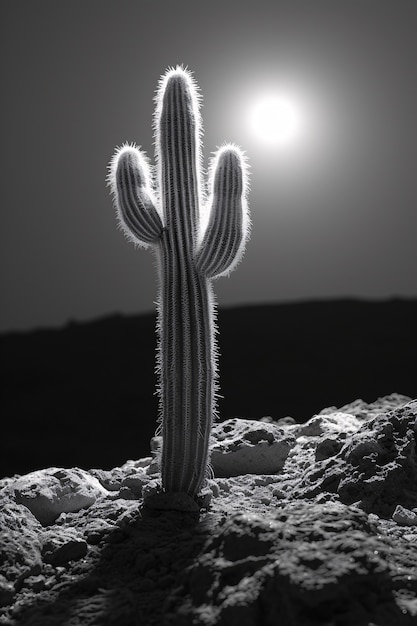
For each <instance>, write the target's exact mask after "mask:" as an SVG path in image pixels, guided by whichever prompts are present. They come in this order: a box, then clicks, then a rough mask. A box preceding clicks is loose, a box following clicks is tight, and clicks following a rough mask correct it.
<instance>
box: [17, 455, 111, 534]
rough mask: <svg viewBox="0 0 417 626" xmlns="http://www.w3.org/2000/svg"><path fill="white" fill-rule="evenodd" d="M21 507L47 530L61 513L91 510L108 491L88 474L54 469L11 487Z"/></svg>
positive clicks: (27, 476) (25, 479)
mask: <svg viewBox="0 0 417 626" xmlns="http://www.w3.org/2000/svg"><path fill="white" fill-rule="evenodd" d="M9 488H10V491H11V492H12V493H13V496H14V499H15V501H16V502H17V503H18V504H24V505H25V506H26V507H27V508H28V509H29V510H30V511H31V512H32V513H33V515H34V516H35V517H36V519H37V520H38V521H39V522H40V523H41V524H43V525H44V526H46V525H47V524H52V523H53V522H54V521H55V520H56V518H57V517H58V516H59V515H60V513H63V512H68V511H79V510H80V509H82V508H84V507H89V506H91V505H92V504H93V502H95V500H96V498H97V497H98V496H99V495H102V494H103V493H105V489H104V488H103V487H102V485H101V484H100V483H99V481H98V480H97V479H96V478H94V477H93V476H91V475H90V474H89V473H88V472H86V471H84V470H81V469H78V468H75V469H63V468H58V467H51V468H49V469H45V470H38V471H37V472H31V473H30V474H26V475H25V476H22V477H21V478H18V479H17V480H15V481H13V482H12V483H10V487H9Z"/></svg>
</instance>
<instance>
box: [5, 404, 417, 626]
mask: <svg viewBox="0 0 417 626" xmlns="http://www.w3.org/2000/svg"><path fill="white" fill-rule="evenodd" d="M416 440H417V401H416V400H414V401H412V400H411V398H407V397H404V396H400V395H398V394H393V395H391V396H387V397H385V398H381V399H379V400H377V401H376V402H374V403H372V404H367V403H365V402H363V401H361V400H357V401H356V402H353V403H352V404H349V405H346V406H344V407H339V408H336V407H330V408H328V409H325V410H323V411H321V413H319V414H318V415H315V416H313V417H312V418H311V419H310V420H308V421H307V422H306V423H304V424H297V423H296V422H295V420H293V419H292V418H284V419H282V420H279V421H278V422H274V421H273V420H272V419H270V418H264V420H262V421H249V420H243V419H238V418H235V419H232V420H226V421H225V422H222V423H220V424H217V425H216V426H215V427H214V429H213V442H212V449H213V454H212V466H213V471H214V477H213V478H212V479H211V480H210V481H209V485H210V489H211V491H212V494H213V497H212V500H211V503H210V504H209V505H208V508H207V510H204V511H202V512H201V514H200V516H192V515H190V514H187V513H184V512H181V511H169V512H167V511H164V512H158V511H153V510H149V509H147V508H146V507H143V498H142V493H143V490H144V489H149V488H150V487H151V486H152V484H153V483H154V482H155V481H157V479H158V449H159V445H160V441H159V440H158V439H155V440H154V441H153V442H152V449H153V455H152V457H146V458H143V459H139V460H136V461H127V462H126V463H125V464H124V465H123V466H122V467H118V468H115V469H113V470H100V469H92V470H89V471H87V470H81V469H78V468H71V469H65V468H59V467H55V468H48V469H45V470H40V471H38V472H33V473H31V474H28V475H25V476H15V477H12V478H5V479H2V480H0V504H1V510H0V625H7V626H58V625H59V626H89V625H93V624H94V625H98V626H111V625H114V626H116V625H117V626H134V625H143V626H147V625H157V624H167V625H179V626H182V625H191V624H197V625H206V626H211V625H214V624H220V626H222V625H224V626H226V624H227V625H228V626H233V625H235V624H236V625H237V624H239V626H255V625H256V626H258V625H265V626H272V625H276V624H278V623H279V624H280V625H283V626H286V625H301V626H303V625H305V626H307V625H308V626H311V625H313V626H314V625H319V624H320V625H327V626H331V625H334V626H350V625H352V626H353V625H354V626H361V625H364V626H365V625H366V626H371V625H373V626H375V625H376V626H390V625H393V626H394V625H395V626H402V625H407V626H412V625H413V624H416V623H417V453H416Z"/></svg>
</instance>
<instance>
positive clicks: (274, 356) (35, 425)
mask: <svg viewBox="0 0 417 626" xmlns="http://www.w3.org/2000/svg"><path fill="white" fill-rule="evenodd" d="M218 326H219V336H218V343H219V348H220V353H221V356H220V384H221V394H222V395H223V396H224V398H223V399H221V400H220V402H219V411H220V417H221V419H224V418H227V417H232V416H241V417H246V418H250V419H259V418H260V417H262V416H265V415H271V416H272V417H274V418H279V417H283V416H286V415H291V416H293V417H294V418H295V419H296V420H297V421H299V422H302V421H305V420H306V419H308V418H309V417H311V416H312V415H313V414H314V413H316V412H318V411H320V410H321V409H322V408H324V407H327V406H333V405H334V406H341V405H343V404H346V403H348V402H351V401H352V400H355V399H357V398H362V399H364V400H366V401H372V400H375V399H376V398H377V397H380V396H383V395H387V394H390V393H393V392H398V393H402V394H405V395H408V396H411V397H417V299H413V300H399V299H394V300H389V301H384V302H373V301H372V302H365V301H356V300H338V301H317V302H303V303H295V304H280V305H268V306H250V307H242V308H234V309H223V310H220V311H219V314H218ZM154 329H155V317H154V315H143V316H121V315H120V316H112V317H108V318H104V319H99V320H97V321H93V322H89V323H82V324H81V323H80V324H78V323H70V324H68V325H67V326H66V327H64V328H62V329H57V330H56V329H55V330H39V331H33V332H23V333H20V332H19V333H10V334H3V335H0V350H1V354H2V364H1V378H2V383H3V393H2V397H3V402H2V404H3V408H2V415H3V417H2V423H3V431H2V437H1V442H0V476H5V475H11V474H13V473H24V472H28V471H31V470H33V469H38V468H41V467H45V466H51V465H57V466H74V465H75V466H79V467H84V468H90V467H101V468H110V467H114V466H116V465H120V464H122V463H123V462H124V461H125V460H126V459H128V458H139V457H141V456H146V455H148V454H149V439H150V438H151V436H152V435H153V433H154V430H155V423H156V417H157V398H156V396H155V395H154V391H155V382H156V377H155V375H154V362H155V345H156V338H155V331H154Z"/></svg>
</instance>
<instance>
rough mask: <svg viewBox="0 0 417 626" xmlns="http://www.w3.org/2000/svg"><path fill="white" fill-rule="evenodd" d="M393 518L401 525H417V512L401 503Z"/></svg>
mask: <svg viewBox="0 0 417 626" xmlns="http://www.w3.org/2000/svg"><path fill="white" fill-rule="evenodd" d="M392 519H393V520H394V522H397V524H400V526H417V513H415V512H414V511H410V510H409V509H406V508H404V507H403V506H401V505H400V504H399V505H398V506H397V508H396V509H395V511H394V513H393V514H392Z"/></svg>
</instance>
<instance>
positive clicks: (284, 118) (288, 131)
mask: <svg viewBox="0 0 417 626" xmlns="http://www.w3.org/2000/svg"><path fill="white" fill-rule="evenodd" d="M250 128H251V131H252V133H253V135H255V136H256V137H257V139H258V140H260V141H262V142H263V143H265V144H269V145H271V146H276V147H279V146H284V145H288V144H289V143H291V142H292V141H294V140H295V139H296V137H297V135H298V133H299V129H300V113H299V110H298V108H297V106H296V104H295V103H294V102H292V101H291V99H290V98H288V97H286V96H283V95H279V94H276V95H275V94H272V95H266V96H263V97H261V98H259V99H258V100H256V101H255V103H254V105H253V107H252V109H251V112H250Z"/></svg>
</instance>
